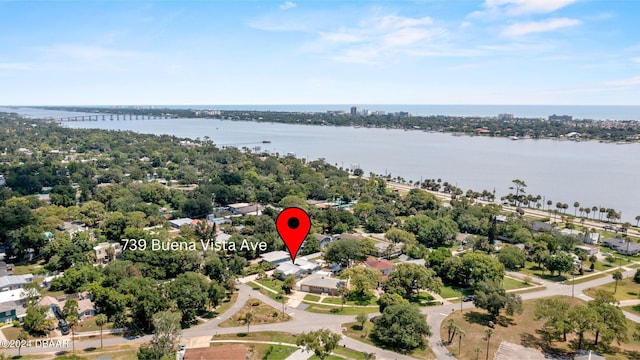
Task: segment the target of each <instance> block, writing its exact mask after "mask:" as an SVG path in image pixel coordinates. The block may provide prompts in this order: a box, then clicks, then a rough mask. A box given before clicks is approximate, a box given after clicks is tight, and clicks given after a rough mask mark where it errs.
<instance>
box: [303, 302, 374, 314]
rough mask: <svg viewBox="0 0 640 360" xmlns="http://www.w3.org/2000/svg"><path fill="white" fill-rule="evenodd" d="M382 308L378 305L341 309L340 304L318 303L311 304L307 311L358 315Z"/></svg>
mask: <svg viewBox="0 0 640 360" xmlns="http://www.w3.org/2000/svg"><path fill="white" fill-rule="evenodd" d="M379 310H380V308H378V307H377V306H360V307H348V306H346V307H345V308H344V309H340V306H331V305H327V306H322V305H318V304H310V305H309V307H307V308H306V309H305V311H308V312H312V313H318V314H334V315H358V314H362V313H365V314H371V313H376V312H378V311H379Z"/></svg>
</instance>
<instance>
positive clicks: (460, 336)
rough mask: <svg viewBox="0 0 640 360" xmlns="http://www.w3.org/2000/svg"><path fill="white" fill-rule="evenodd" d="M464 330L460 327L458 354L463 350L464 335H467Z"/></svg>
mask: <svg viewBox="0 0 640 360" xmlns="http://www.w3.org/2000/svg"><path fill="white" fill-rule="evenodd" d="M465 335H466V334H465V333H464V330H462V329H458V355H460V352H461V351H462V337H463V336H465Z"/></svg>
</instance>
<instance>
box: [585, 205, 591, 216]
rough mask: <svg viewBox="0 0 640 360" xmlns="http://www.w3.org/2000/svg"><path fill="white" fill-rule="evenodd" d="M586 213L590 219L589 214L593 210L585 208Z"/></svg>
mask: <svg viewBox="0 0 640 360" xmlns="http://www.w3.org/2000/svg"><path fill="white" fill-rule="evenodd" d="M584 212H585V214H587V217H589V213H591V209H590V208H588V207H586V208H584Z"/></svg>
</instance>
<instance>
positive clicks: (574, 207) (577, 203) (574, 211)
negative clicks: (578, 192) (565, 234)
mask: <svg viewBox="0 0 640 360" xmlns="http://www.w3.org/2000/svg"><path fill="white" fill-rule="evenodd" d="M578 206H580V203H579V202H577V201H576V202H574V203H573V216H578V213H577V211H578ZM580 213H581V214H582V210H580Z"/></svg>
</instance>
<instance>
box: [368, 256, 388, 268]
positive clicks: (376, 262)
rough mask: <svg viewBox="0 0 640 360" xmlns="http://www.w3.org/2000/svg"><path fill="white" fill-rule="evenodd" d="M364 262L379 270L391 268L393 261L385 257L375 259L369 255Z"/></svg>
mask: <svg viewBox="0 0 640 360" xmlns="http://www.w3.org/2000/svg"><path fill="white" fill-rule="evenodd" d="M364 263H365V265H367V266H368V267H370V268H374V269H378V270H380V271H382V270H389V269H393V263H392V262H391V261H389V260H386V259H376V258H373V257H369V258H367V260H366V261H365V262H364Z"/></svg>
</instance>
